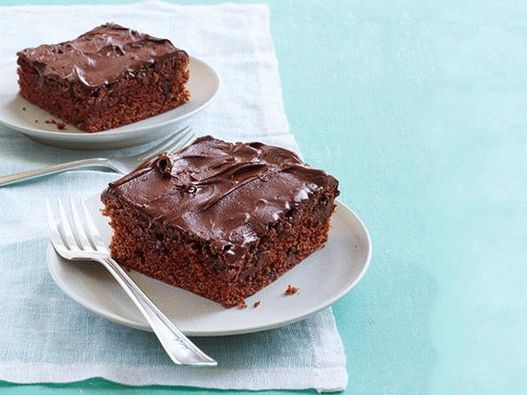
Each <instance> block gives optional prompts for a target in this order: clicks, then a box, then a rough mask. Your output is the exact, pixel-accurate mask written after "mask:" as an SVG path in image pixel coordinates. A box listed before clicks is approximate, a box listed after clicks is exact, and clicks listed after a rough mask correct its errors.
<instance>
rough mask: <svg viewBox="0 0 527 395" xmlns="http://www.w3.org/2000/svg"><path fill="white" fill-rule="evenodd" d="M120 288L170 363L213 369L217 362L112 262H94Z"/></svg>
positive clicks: (105, 259) (109, 259) (102, 260)
mask: <svg viewBox="0 0 527 395" xmlns="http://www.w3.org/2000/svg"><path fill="white" fill-rule="evenodd" d="M97 261H99V262H100V263H102V264H103V265H104V266H105V267H106V269H108V271H109V272H110V273H111V274H112V276H113V277H114V278H115V279H116V280H117V282H118V283H119V284H120V285H121V287H123V289H124V290H125V291H126V293H127V294H128V296H129V297H130V298H131V299H132V301H133V302H134V303H135V305H136V306H137V307H138V308H139V310H140V311H141V313H143V316H144V317H145V318H146V320H147V321H148V323H149V324H150V327H151V328H152V330H153V331H154V333H155V334H156V335H157V337H158V338H159V341H160V342H161V344H162V346H163V348H164V349H165V351H166V352H167V353H168V355H169V357H170V359H172V361H174V363H176V364H178V365H192V366H216V365H217V362H216V361H215V360H214V359H212V358H210V357H209V356H208V355H206V354H205V353H204V352H203V351H201V350H200V349H199V348H198V347H197V346H196V345H195V344H194V343H192V342H191V341H190V339H189V338H188V337H186V336H185V335H184V334H183V333H182V332H181V331H180V330H179V329H178V328H176V326H175V325H174V324H173V323H172V322H171V321H170V320H169V319H168V318H167V317H166V316H165V315H164V314H163V313H162V312H161V310H159V309H158V307H157V306H156V305H155V304H154V302H152V301H151V300H150V298H149V297H148V296H146V295H145V293H144V292H143V291H141V289H140V288H139V287H138V286H137V285H136V284H135V282H134V281H133V280H132V279H131V278H130V276H128V274H127V273H126V272H125V270H124V269H123V268H121V266H119V264H118V263H117V262H116V261H114V260H113V259H112V258H97Z"/></svg>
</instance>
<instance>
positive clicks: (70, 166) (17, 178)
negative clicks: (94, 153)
mask: <svg viewBox="0 0 527 395" xmlns="http://www.w3.org/2000/svg"><path fill="white" fill-rule="evenodd" d="M89 167H107V168H110V169H111V167H110V166H109V165H108V160H107V159H105V158H90V159H81V160H75V161H73V162H67V163H61V164H58V165H53V166H48V167H43V168H40V169H35V170H29V171H23V172H21V173H15V174H10V175H7V176H2V177H0V187H3V186H5V185H9V184H14V183H16V182H21V181H25V180H30V179H33V178H38V177H43V176H47V175H50V174H55V173H61V172H63V171H66V170H74V169H85V168H89Z"/></svg>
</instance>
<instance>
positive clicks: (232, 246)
mask: <svg viewBox="0 0 527 395" xmlns="http://www.w3.org/2000/svg"><path fill="white" fill-rule="evenodd" d="M167 159H168V160H169V162H170V163H169V164H168V163H167ZM167 169H168V173H169V174H168V176H167ZM337 186H338V181H337V180H336V179H335V178H333V177H332V176H330V175H328V174H326V173H325V172H324V171H322V170H317V169H312V168H310V167H307V166H306V165H305V164H304V163H303V162H302V161H301V160H300V158H299V157H298V156H297V155H296V154H295V153H293V152H291V151H289V150H286V149H284V148H279V147H274V146H268V145H265V144H262V143H256V142H254V143H227V142H224V141H221V140H217V139H214V138H213V137H210V136H206V137H201V138H198V139H197V140H196V141H195V142H194V143H193V144H192V145H191V146H189V147H188V148H186V149H185V150H183V151H182V152H180V153H178V154H169V155H166V154H162V155H160V156H158V157H156V158H153V159H152V160H150V161H148V162H146V163H144V164H143V165H141V166H140V167H138V168H137V169H136V170H134V171H133V172H132V173H130V174H128V175H127V176H125V177H123V178H121V179H120V180H118V181H116V182H115V183H112V184H110V186H109V187H108V189H107V190H106V191H105V193H110V194H115V195H116V196H118V197H119V200H122V201H124V202H126V203H128V204H130V205H132V206H134V207H136V208H139V209H140V210H141V211H143V212H145V213H146V214H147V215H148V216H149V217H153V218H155V219H156V220H160V221H164V222H166V223H168V224H170V225H172V226H175V227H177V228H179V229H181V230H183V231H185V232H188V233H190V234H191V235H193V236H194V237H195V238H196V239H198V240H204V241H206V242H207V243H209V244H210V245H211V246H212V247H213V249H216V250H218V251H223V252H226V253H227V254H229V255H232V256H236V255H239V254H242V253H243V251H244V250H245V249H246V248H248V247H249V245H250V244H251V243H253V242H256V241H257V240H258V239H259V238H260V237H262V236H263V235H265V233H266V232H267V230H268V227H269V226H270V225H272V224H274V223H276V222H278V221H279V220H280V219H283V218H284V216H287V215H289V212H290V210H291V209H294V208H295V207H297V206H298V205H299V204H301V203H302V202H305V200H306V199H308V198H309V197H310V196H312V195H313V194H314V193H316V192H319V191H321V190H324V189H326V188H328V187H329V188H337Z"/></svg>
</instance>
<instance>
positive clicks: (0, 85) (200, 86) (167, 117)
mask: <svg viewBox="0 0 527 395" xmlns="http://www.w3.org/2000/svg"><path fill="white" fill-rule="evenodd" d="M16 68H17V65H16V63H15V62H11V63H9V64H7V65H4V66H3V67H1V68H0V123H1V124H3V125H5V126H7V127H8V128H10V129H13V130H17V131H19V132H22V133H24V134H25V135H27V136H28V137H30V138H32V139H33V140H36V141H38V142H40V143H44V144H49V145H55V146H59V147H64V148H73V149H110V148H112V149H113V148H124V147H131V146H134V145H139V144H145V143H148V142H151V141H154V140H157V139H159V138H161V137H163V136H165V135H167V134H169V133H171V132H173V131H174V130H176V129H177V124H179V123H181V121H183V120H184V119H186V118H188V117H190V116H192V115H194V114H196V113H197V112H199V111H201V110H203V109H204V108H205V107H206V106H207V105H208V104H210V103H211V102H212V100H213V99H214V98H215V96H216V94H217V92H218V89H219V78H218V75H217V74H216V72H215V71H214V70H213V69H212V68H211V67H210V66H209V65H207V64H206V63H205V62H203V61H201V60H199V59H196V58H193V57H190V79H189V82H188V88H189V90H190V94H191V100H190V101H189V102H188V103H186V104H184V105H182V106H180V107H177V108H175V109H174V110H171V111H167V112H165V113H163V114H159V115H156V116H154V117H150V118H147V119H144V120H142V121H139V122H134V123H131V124H129V125H125V126H121V127H119V128H115V129H109V130H105V131H102V132H97V133H87V132H83V131H81V130H79V129H77V128H75V127H74V126H72V125H67V126H66V128H65V129H64V130H58V129H57V127H56V125H54V124H50V123H46V120H48V121H49V120H56V121H59V119H58V118H56V117H54V116H52V115H51V114H50V113H48V112H47V111H45V110H43V109H41V108H40V107H37V106H35V105H33V104H31V103H29V102H28V101H27V100H25V99H24V98H23V97H22V96H20V95H19V94H18V91H19V89H18V82H17V81H18V76H17V73H16ZM24 108H25V110H24ZM35 121H38V123H37V122H35Z"/></svg>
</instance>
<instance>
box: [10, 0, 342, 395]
mask: <svg viewBox="0 0 527 395" xmlns="http://www.w3.org/2000/svg"><path fill="white" fill-rule="evenodd" d="M107 21H111V22H116V23H120V24H122V25H125V26H129V27H133V28H135V29H137V30H140V31H144V32H148V33H150V34H152V35H155V36H159V37H167V38H170V39H171V40H172V41H173V43H174V44H175V45H176V46H179V47H181V48H184V49H186V50H188V52H189V53H190V54H191V55H194V56H196V57H199V58H202V59H203V60H205V61H206V62H208V63H209V64H211V65H212V66H213V67H214V68H215V69H216V70H217V71H218V73H219V75H220V78H221V91H220V94H219V97H218V98H217V101H216V102H215V103H214V104H213V105H212V106H211V107H209V108H208V109H207V110H206V111H204V112H203V113H201V114H199V115H198V116H196V117H194V118H192V119H191V120H190V121H189V123H190V124H191V125H192V126H193V127H194V129H195V130H197V131H200V133H202V134H205V133H211V134H214V135H215V136H218V137H221V138H225V139H228V140H260V141H264V142H267V143H271V144H276V145H281V146H285V147H289V148H291V149H294V150H297V145H296V143H295V140H294V138H293V136H292V135H291V134H289V131H288V124H287V120H286V117H285V114H284V110H283V104H282V96H281V91H280V82H279V75H278V67H277V60H276V57H275V54H274V49H273V44H272V40H271V35H270V30H269V11H268V8H267V7H266V6H264V5H233V4H225V5H216V6H176V5H171V4H167V3H162V2H146V3H139V4H133V5H124V6H47V7H40V6H23V7H1V8H0V36H1V37H3V40H2V45H1V46H0V62H14V61H15V54H16V52H17V50H19V49H22V48H25V47H30V46H35V45H38V44H41V43H49V42H59V41H62V40H67V39H70V38H72V37H74V36H77V35H79V34H81V33H83V32H84V31H87V30H89V29H90V28H93V27H95V26H97V25H100V24H102V23H104V22H107ZM13 78H16V76H14V75H13ZM91 154H93V155H95V154H96V153H91ZM86 155H87V154H86V153H80V152H75V151H67V150H61V149H58V148H52V147H47V146H43V145H39V144H37V143H34V142H32V141H31V140H29V139H27V138H25V137H23V136H22V135H19V134H17V133H15V132H13V131H9V130H7V129H6V128H2V127H0V175H3V174H8V173H11V172H15V171H22V170H27V169H30V168H35V167H39V166H43V165H48V164H52V163H58V162H61V161H66V160H72V159H78V158H79V157H84V156H86ZM116 177H117V175H115V174H112V173H102V172H94V171H82V172H70V173H66V174H60V175H55V176H51V177H48V178H47V179H44V180H39V181H34V182H28V183H24V184H19V185H15V186H10V187H6V188H0V202H1V205H2V208H1V209H0V225H1V228H0V230H1V233H0V271H1V273H2V274H1V275H0V334H1V336H0V380H7V381H11V382H18V383H33V382H70V381H76V380H83V379H86V378H89V377H103V378H105V379H108V380H112V381H116V382H119V383H123V384H129V385H147V384H165V385H186V386H197V387H209V388H222V389H251V390H258V389H303V388H315V389H317V390H318V391H337V390H341V389H343V388H345V387H346V385H347V379H348V378H347V373H346V368H345V355H344V351H343V346H342V341H341V338H340V336H339V334H338V331H337V328H336V325H335V319H334V317H333V314H332V312H331V309H326V310H325V311H323V312H321V313H319V314H316V315H314V316H312V317H311V318H309V319H307V320H305V321H303V322H300V323H296V324H293V325H289V326H287V327H284V328H281V329H276V330H272V331H267V332H262V333H257V334H251V335H243V336H232V337H224V338H196V339H195V341H196V343H197V344H198V345H199V346H201V347H203V349H204V350H206V351H207V352H208V353H209V354H211V355H213V356H214V357H216V358H217V359H218V361H219V362H220V367H218V368H214V369H189V368H180V367H177V366H174V365H173V364H172V363H171V362H170V360H169V359H168V357H167V356H166V355H165V353H164V352H163V350H162V348H161V347H160V345H159V343H158V341H157V340H156V338H155V336H154V335H153V334H151V333H146V332H142V331H138V330H134V329H129V328H126V327H123V326H120V325H117V324H113V323H111V322H109V321H106V320H105V319H103V318H100V317H98V316H96V315H94V314H92V313H90V312H88V311H87V310H85V309H84V308H82V307H80V306H78V305H77V304H76V303H75V302H73V301H72V300H70V299H69V298H68V297H66V296H65V295H64V294H63V293H62V292H61V291H60V290H59V289H58V288H57V287H56V286H55V284H54V283H53V280H52V279H51V277H50V275H49V273H48V271H47V267H46V246H47V230H46V225H45V219H44V218H45V215H44V207H43V204H42V200H43V196H44V195H62V196H65V197H67V196H71V195H83V196H91V195H93V194H96V193H100V192H101V191H102V189H103V188H104V187H105V186H106V185H107V183H108V182H109V181H111V180H114V179H115V178H116Z"/></svg>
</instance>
